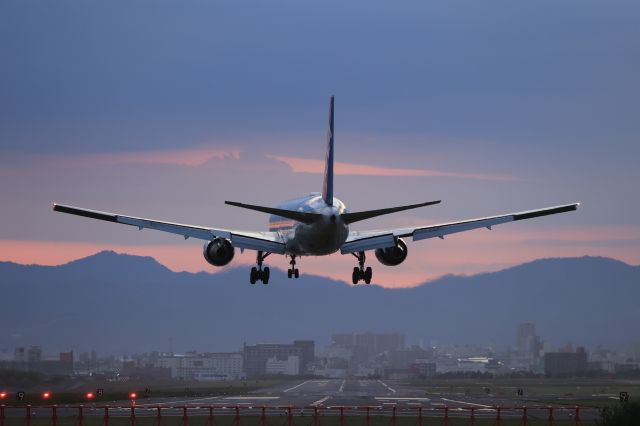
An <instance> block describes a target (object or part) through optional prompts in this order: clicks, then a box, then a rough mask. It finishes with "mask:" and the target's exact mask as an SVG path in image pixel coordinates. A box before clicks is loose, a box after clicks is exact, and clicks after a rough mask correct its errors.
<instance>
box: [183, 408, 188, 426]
mask: <svg viewBox="0 0 640 426" xmlns="http://www.w3.org/2000/svg"><path fill="white" fill-rule="evenodd" d="M182 426H189V415H188V414H187V406H186V405H185V406H183V407H182Z"/></svg>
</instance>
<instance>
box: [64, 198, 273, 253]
mask: <svg viewBox="0 0 640 426" xmlns="http://www.w3.org/2000/svg"><path fill="white" fill-rule="evenodd" d="M53 210H55V211H57V212H61V213H69V214H73V215H77V216H83V217H88V218H91V219H98V220H104V221H107V222H114V223H121V224H124V225H130V226H135V227H137V228H138V229H140V230H142V229H154V230H156V231H163V232H169V233H171V234H178V235H182V236H183V237H184V238H185V239H187V238H190V237H191V238H197V239H200V240H205V241H211V240H213V239H214V238H216V237H221V238H228V239H229V240H231V242H232V243H233V245H234V246H235V247H238V248H240V249H248V250H260V251H265V252H270V253H276V254H284V249H285V245H284V242H283V240H282V237H281V236H280V234H279V233H277V232H251V231H238V230H230V229H216V228H207V227H203V226H194V225H185V224H182V223H172V222H163V221H159V220H152V219H145V218H142V217H133V216H125V215H121V214H117V213H108V212H102V211H97V210H89V209H83V208H80V207H73V206H66V205H62V204H54V205H53Z"/></svg>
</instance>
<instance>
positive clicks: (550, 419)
mask: <svg viewBox="0 0 640 426" xmlns="http://www.w3.org/2000/svg"><path fill="white" fill-rule="evenodd" d="M554 423H555V421H554V420H553V407H549V419H548V424H549V426H553V424H554Z"/></svg>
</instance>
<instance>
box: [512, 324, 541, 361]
mask: <svg viewBox="0 0 640 426" xmlns="http://www.w3.org/2000/svg"><path fill="white" fill-rule="evenodd" d="M541 351H542V341H541V340H540V338H539V337H538V335H537V334H536V326H535V324H533V323H530V322H525V323H521V324H518V325H517V327H516V356H515V360H514V363H513V364H515V366H516V367H518V368H522V369H531V368H535V367H537V366H538V364H539V363H540V356H541Z"/></svg>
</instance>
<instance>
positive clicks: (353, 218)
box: [340, 200, 441, 225]
mask: <svg viewBox="0 0 640 426" xmlns="http://www.w3.org/2000/svg"><path fill="white" fill-rule="evenodd" d="M440 201H441V200H438V201H428V202H426V203H419V204H410V205H408V206H399V207H389V208H386V209H378V210H367V211H363V212H353V213H343V214H342V215H340V217H341V218H342V220H343V221H344V223H346V224H347V225H348V224H350V223H354V222H358V221H360V220H365V219H371V218H373V217H377V216H382V215H385V214H389V213H396V212H401V211H404V210H411V209H417V208H418V207H425V206H431V205H433V204H439V203H440Z"/></svg>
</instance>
